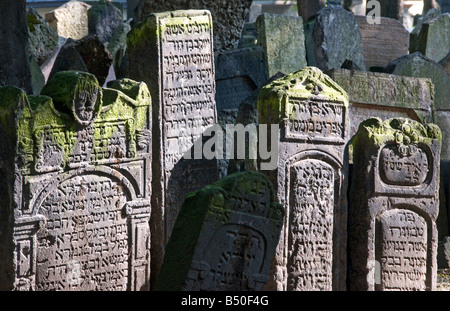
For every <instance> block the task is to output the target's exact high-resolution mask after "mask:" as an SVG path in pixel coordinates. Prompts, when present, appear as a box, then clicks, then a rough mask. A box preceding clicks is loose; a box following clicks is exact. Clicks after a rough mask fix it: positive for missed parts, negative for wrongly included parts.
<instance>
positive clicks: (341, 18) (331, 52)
mask: <svg viewBox="0 0 450 311" xmlns="http://www.w3.org/2000/svg"><path fill="white" fill-rule="evenodd" d="M304 31H305V43H306V58H307V61H308V65H309V66H316V67H318V68H319V69H320V70H323V71H327V70H331V69H338V68H341V66H342V64H343V63H344V62H345V61H346V60H351V61H353V62H354V63H355V64H356V65H357V66H358V67H359V68H361V70H365V69H366V67H365V65H364V52H363V44H362V37H361V32H360V30H359V27H358V23H357V22H356V18H355V16H354V15H353V14H352V13H350V12H348V11H347V10H345V9H344V8H343V7H341V6H336V5H328V6H327V7H325V8H323V9H321V10H320V11H319V12H318V13H317V15H316V16H315V18H313V19H311V20H310V21H309V22H307V23H306V24H305V25H304Z"/></svg>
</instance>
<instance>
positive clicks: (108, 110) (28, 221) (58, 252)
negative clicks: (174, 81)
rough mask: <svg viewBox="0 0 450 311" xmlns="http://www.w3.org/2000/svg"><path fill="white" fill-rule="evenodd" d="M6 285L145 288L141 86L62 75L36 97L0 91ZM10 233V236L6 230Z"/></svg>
mask: <svg viewBox="0 0 450 311" xmlns="http://www.w3.org/2000/svg"><path fill="white" fill-rule="evenodd" d="M0 100H1V102H2V107H1V109H2V115H3V116H5V118H2V121H1V122H0V133H1V136H2V141H3V142H4V143H2V144H1V147H0V148H1V150H0V155H1V158H2V163H4V166H3V167H2V169H1V176H2V177H3V180H4V185H3V186H2V187H1V190H2V192H1V194H0V195H1V197H2V198H3V199H4V201H3V204H2V207H1V209H2V212H3V213H5V212H6V214H8V215H9V218H7V219H2V224H1V225H2V228H1V229H2V230H0V231H2V233H3V234H4V236H3V237H2V239H1V247H0V249H3V251H4V254H6V256H2V257H1V259H0V266H1V267H0V274H3V273H4V271H7V273H8V277H7V278H2V277H1V276H0V280H2V281H3V282H5V279H6V280H7V282H8V283H6V284H5V283H2V284H1V287H3V288H5V289H14V290H33V291H34V290H37V291H48V290H63V291H69V290H76V291H78V290H83V291H84V290H144V289H148V284H149V276H150V266H149V264H150V251H149V248H150V244H149V243H150V236H149V234H150V231H149V219H150V194H151V193H150V190H151V188H150V181H151V167H150V166H151V151H150V145H151V142H150V140H151V136H150V129H151V119H150V115H151V107H150V102H151V101H150V93H149V91H148V88H147V86H146V85H145V84H144V83H138V82H135V81H132V80H121V81H117V82H116V83H115V84H114V85H113V87H112V88H108V89H106V88H105V89H102V88H101V87H100V86H99V84H98V82H97V80H96V79H95V76H93V75H91V74H88V73H82V72H77V71H67V72H60V73H57V74H56V75H55V76H54V77H53V78H52V79H50V80H49V82H48V83H47V84H46V86H45V87H44V89H43V90H42V92H41V95H40V96H28V97H27V96H26V95H25V94H24V93H23V91H21V90H20V89H17V88H14V87H9V86H6V87H3V88H1V89H0ZM5 232H6V233H5Z"/></svg>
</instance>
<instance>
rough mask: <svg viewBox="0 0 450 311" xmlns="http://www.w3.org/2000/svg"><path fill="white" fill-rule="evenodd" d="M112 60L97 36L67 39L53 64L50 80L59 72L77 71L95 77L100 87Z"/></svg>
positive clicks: (104, 80)
mask: <svg viewBox="0 0 450 311" xmlns="http://www.w3.org/2000/svg"><path fill="white" fill-rule="evenodd" d="M112 63H113V58H112V56H111V54H110V53H109V51H108V50H107V49H106V47H105V46H104V45H103V43H101V42H100V40H99V39H98V37H97V36H87V37H84V38H83V39H81V40H73V39H70V38H69V39H68V40H67V41H66V43H65V44H64V46H62V47H61V50H60V51H59V54H58V56H57V57H56V60H55V62H54V64H53V67H52V71H51V73H50V78H51V77H52V76H53V75H55V74H56V73H57V72H60V71H68V70H79V71H85V72H89V73H92V74H94V75H95V77H96V78H97V80H98V82H99V83H100V85H103V84H104V83H105V82H106V78H107V77H108V73H109V70H110V68H111V66H112Z"/></svg>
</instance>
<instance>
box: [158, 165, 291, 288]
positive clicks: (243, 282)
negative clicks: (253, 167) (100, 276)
mask: <svg viewBox="0 0 450 311" xmlns="http://www.w3.org/2000/svg"><path fill="white" fill-rule="evenodd" d="M283 216H284V208H283V206H281V205H280V204H279V203H278V202H277V201H276V193H275V191H274V189H273V186H272V184H271V182H270V181H269V180H268V179H267V177H265V176H264V175H262V174H260V173H257V172H244V173H237V174H232V175H229V176H227V177H225V178H223V179H222V180H220V181H219V182H216V183H214V184H212V185H210V186H207V187H204V188H202V189H201V190H199V191H197V192H194V193H190V194H189V195H188V196H187V197H186V198H185V201H184V203H183V207H182V209H181V211H180V215H179V216H178V219H177V222H176V224H175V227H174V230H173V233H172V236H171V238H170V240H169V243H168V244H167V248H166V255H165V258H164V263H163V266H162V268H161V273H160V275H159V277H158V281H157V283H156V285H155V290H187V291H193V290H194V291H198V290H203V291H204V290H210V291H219V290H222V291H223V290H227V291H230V290H231V291H261V290H262V289H263V287H264V284H265V283H266V281H267V279H268V272H269V267H270V262H271V259H272V257H273V255H274V253H275V249H276V246H277V243H278V239H279V236H280V231H281V227H282V225H283Z"/></svg>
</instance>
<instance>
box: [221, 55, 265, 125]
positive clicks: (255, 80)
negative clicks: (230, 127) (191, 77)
mask: <svg viewBox="0 0 450 311" xmlns="http://www.w3.org/2000/svg"><path fill="white" fill-rule="evenodd" d="M214 61H215V72H216V76H215V78H216V97H215V98H216V106H217V115H218V121H219V124H222V125H224V124H235V121H236V119H235V115H236V114H237V110H238V108H239V105H240V103H241V102H242V101H243V100H244V99H246V98H247V97H248V96H249V95H250V94H252V93H253V92H254V91H255V90H257V89H259V88H260V87H262V86H263V84H264V83H265V82H266V81H267V79H268V76H267V66H266V61H265V52H264V50H263V49H262V48H261V47H254V48H247V49H238V50H234V51H223V52H219V53H216V54H215V56H214ZM230 110H232V111H235V112H236V113H235V114H234V117H233V118H227V116H228V115H229V114H230V112H231V111H230ZM229 122H231V123H229Z"/></svg>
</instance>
